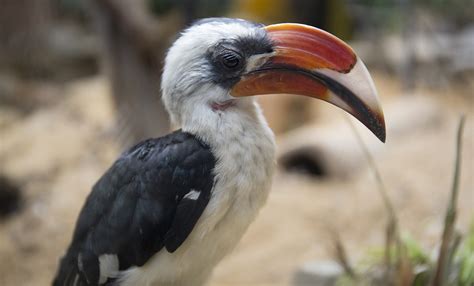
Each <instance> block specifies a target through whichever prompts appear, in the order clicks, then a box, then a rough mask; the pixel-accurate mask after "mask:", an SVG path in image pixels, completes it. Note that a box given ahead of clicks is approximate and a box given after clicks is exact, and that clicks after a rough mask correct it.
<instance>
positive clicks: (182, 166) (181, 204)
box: [53, 131, 215, 286]
mask: <svg viewBox="0 0 474 286" xmlns="http://www.w3.org/2000/svg"><path fill="white" fill-rule="evenodd" d="M214 166H215V158H214V156H213V154H212V152H211V150H210V149H209V147H208V146H207V145H205V144H204V143H203V142H201V141H199V140H198V139H197V138H196V137H194V136H193V135H191V134H189V133H185V132H181V131H176V132H174V133H172V134H170V135H168V136H165V137H162V138H158V139H149V140H146V141H144V142H141V143H140V144H138V145H136V146H135V147H133V148H131V149H130V150H128V151H127V152H125V153H124V154H122V156H121V157H120V158H119V159H118V160H117V161H116V162H115V163H114V164H113V166H112V167H111V168H110V169H109V170H108V171H107V172H106V173H105V174H104V176H102V178H101V179H100V180H99V181H98V182H97V183H96V185H95V186H94V188H93V189H92V192H91V194H90V195H89V197H88V198H87V201H86V203H85V205H84V207H83V208H82V211H81V213H80V215H79V219H78V221H77V224H76V229H75V231H74V235H73V240H72V242H71V245H70V247H69V249H68V252H67V253H66V255H65V256H64V257H63V258H62V260H61V264H60V267H59V270H58V273H57V276H56V278H55V280H54V283H53V284H54V285H68V286H69V285H98V284H103V283H104V277H103V276H104V273H100V266H99V260H100V257H101V255H104V254H110V255H112V256H109V257H112V258H113V259H112V262H113V263H112V262H110V261H109V263H112V264H114V263H115V265H116V264H118V267H119V269H120V270H125V269H127V268H129V267H131V266H142V265H143V264H145V262H146V261H147V260H148V259H149V258H150V257H151V256H153V255H154V254H155V253H157V252H158V251H160V250H161V249H162V248H163V247H166V249H167V251H169V252H173V251H175V250H176V249H177V248H178V247H179V246H180V245H181V244H182V243H183V242H184V240H185V239H186V237H187V236H188V235H189V233H190V232H191V231H192V229H193V227H194V225H195V224H196V222H197V220H198V219H199V217H200V216H201V214H202V212H203V210H204V209H205V207H206V205H207V203H208V202H209V199H210V196H211V189H212V186H213V183H214V174H213V169H214ZM102 257H105V256H102ZM101 276H102V277H101ZM112 280H113V279H107V278H105V281H106V282H111V281H112ZM74 283H76V284H74Z"/></svg>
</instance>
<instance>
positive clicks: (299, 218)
mask: <svg viewBox="0 0 474 286" xmlns="http://www.w3.org/2000/svg"><path fill="white" fill-rule="evenodd" d="M376 83H377V86H378V88H379V91H380V94H381V95H382V101H383V102H384V103H386V104H390V102H391V101H392V100H394V99H395V98H396V95H397V94H400V90H399V88H398V86H397V84H396V82H393V81H391V80H390V79H389V78H387V77H382V76H377V77H376ZM471 87H472V86H471ZM43 92H46V93H47V92H53V93H57V94H60V96H56V98H57V100H55V102H54V103H53V104H48V105H45V106H42V107H41V108H38V109H37V110H36V111H35V112H33V113H31V114H29V115H28V116H26V117H23V116H19V115H18V114H17V113H16V112H15V111H14V110H11V109H9V108H7V107H2V106H0V172H2V173H4V174H7V175H8V176H10V177H11V178H13V179H15V180H16V181H17V182H19V183H20V185H21V187H22V189H23V190H24V193H25V198H26V199H25V204H24V208H23V209H22V211H21V212H19V213H18V214H16V215H15V216H13V217H12V218H10V219H8V220H5V221H3V222H0V285H48V284H49V283H50V281H51V279H52V277H53V274H54V272H55V269H56V266H57V262H58V259H59V257H60V256H61V255H62V253H63V251H64V250H65V248H66V246H67V243H68V242H69V240H70V237H71V233H72V229H73V226H74V222H75V219H76V217H77V214H78V212H79V210H80V208H81V206H82V204H83V201H84V198H85V197H86V195H87V194H88V192H89V191H90V188H91V186H92V185H93V184H94V182H95V181H96V180H97V179H98V178H99V177H100V175H101V174H102V173H103V172H104V171H105V170H106V169H107V168H108V166H109V165H110V164H111V162H112V161H113V160H114V159H115V157H116V156H117V154H118V153H119V152H120V149H121V147H119V144H117V142H116V141H117V140H116V136H115V135H114V134H115V133H114V122H113V109H112V105H111V101H110V98H109V91H108V88H107V84H106V83H105V80H104V78H102V77H97V78H91V79H86V80H81V81H77V82H75V83H72V84H68V85H65V86H61V87H54V88H51V87H48V88H44V90H43ZM417 93H419V94H422V95H424V96H428V95H429V97H430V98H431V99H433V100H435V101H436V102H437V103H438V104H439V106H441V107H442V108H441V112H440V113H441V114H440V117H439V118H440V120H439V121H438V122H436V123H435V124H432V125H430V127H429V128H424V129H422V130H420V129H417V130H416V132H411V133H410V132H409V133H408V134H406V135H405V136H403V138H390V137H389V140H388V143H387V144H386V145H384V146H383V149H382V152H379V154H378V156H377V163H378V165H379V166H380V171H381V173H382V175H383V177H384V181H385V184H386V185H387V186H388V189H389V195H390V197H391V198H392V200H393V203H394V205H395V207H396V209H397V211H398V213H399V216H400V221H401V225H402V228H403V229H404V230H405V231H407V232H410V233H411V235H412V236H413V237H414V238H416V239H418V240H419V241H421V242H422V243H423V246H424V247H425V248H426V249H427V250H429V251H432V250H433V249H434V248H435V247H436V246H437V241H438V238H439V237H440V234H441V230H442V222H443V215H444V210H445V206H446V203H447V197H448V192H449V189H450V184H451V177H452V166H453V164H452V158H453V154H454V133H455V127H456V121H457V117H458V114H459V113H460V112H465V113H467V114H468V115H470V116H469V117H468V121H467V125H466V129H465V135H464V150H463V151H464V153H463V165H462V182H461V192H460V198H459V220H458V224H457V225H458V227H459V229H460V230H461V231H466V229H467V227H468V225H469V223H470V221H472V220H473V219H474V211H473V205H474V181H473V180H474V178H473V177H474V176H473V174H474V166H473V161H474V160H473V158H474V128H473V123H474V122H473V119H472V114H473V94H469V91H467V92H466V88H464V89H463V94H464V95H460V96H459V95H455V94H456V93H457V89H455V88H452V89H450V90H449V93H447V92H446V91H445V90H444V91H427V90H421V91H417ZM308 104H311V105H317V106H318V107H317V108H316V109H317V110H318V113H317V114H318V118H321V117H322V118H324V120H320V121H319V122H320V123H319V124H324V123H325V122H332V121H335V120H341V116H340V112H335V109H334V108H332V107H326V106H324V107H320V106H323V105H325V104H321V103H319V102H318V103H313V102H311V103H309V101H308ZM266 106H269V105H266ZM335 114H336V115H335ZM273 124H277V123H275V122H273ZM387 124H391V122H390V119H389V118H387ZM389 136H390V134H389ZM362 166H363V165H362ZM385 223H386V212H385V210H384V208H383V207H382V204H381V200H380V197H379V196H378V195H377V191H376V188H375V184H374V180H373V178H372V175H371V173H370V170H368V169H367V168H366V167H361V168H356V169H354V170H353V172H352V173H351V174H350V176H349V177H346V178H338V177H333V178H330V179H321V178H320V179H314V178H308V177H305V176H302V175H297V174H289V173H285V172H283V171H279V172H278V174H277V176H276V177H275V179H274V184H273V189H272V192H271V195H270V197H269V200H268V203H267V205H266V206H265V207H264V208H263V210H262V212H261V214H260V216H259V217H258V218H257V220H256V221H255V222H254V223H253V224H252V225H251V226H250V228H249V230H248V232H247V233H246V235H245V236H244V238H243V240H242V241H241V243H240V244H239V245H238V246H237V248H236V249H235V251H234V252H233V253H232V254H231V255H229V256H228V257H226V258H225V259H224V261H223V262H222V263H221V264H220V265H219V266H218V267H217V269H216V270H215V273H214V276H213V277H212V280H211V283H210V285H212V286H218V285H222V286H223V285H290V284H291V281H292V278H293V275H294V273H295V271H296V270H297V269H298V267H300V266H301V265H302V264H303V263H305V262H307V261H311V260H320V259H329V258H331V251H330V246H331V239H330V236H329V235H328V234H329V231H328V229H333V230H337V231H338V232H339V233H340V235H341V238H342V240H343V241H344V243H345V244H346V246H347V248H348V251H349V253H350V256H351V258H352V259H353V260H354V261H357V260H358V259H360V258H361V257H363V255H364V253H365V252H366V251H367V250H368V249H370V248H372V247H376V246H379V245H382V243H383V228H384V225H385Z"/></svg>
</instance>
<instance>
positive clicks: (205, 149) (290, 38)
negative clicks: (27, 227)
mask: <svg viewBox="0 0 474 286" xmlns="http://www.w3.org/2000/svg"><path fill="white" fill-rule="evenodd" d="M162 92H163V100H164V103H165V106H166V108H167V110H168V112H169V113H170V116H171V119H172V120H173V121H174V122H175V123H176V124H177V125H179V126H181V129H180V130H178V131H175V132H173V133H171V134H169V135H167V136H165V137H162V138H156V139H149V140H146V141H143V142H141V143H139V144H137V145H136V146H134V147H132V148H131V149H129V150H128V151H126V152H124V153H123V154H122V155H121V156H120V158H119V159H118V160H117V161H116V162H115V163H114V164H113V165H112V167H111V168H110V169H109V170H108V171H107V172H106V173H105V174H104V176H102V178H100V180H99V181H98V182H97V184H96V185H95V186H94V188H93V190H92V192H91V194H90V195H89V197H88V198H87V201H86V203H85V205H84V207H83V209H82V211H81V213H80V215H79V219H78V221H77V225H76V229H75V231H74V235H73V238H72V242H71V245H70V246H69V249H68V250H67V253H66V254H65V256H64V257H63V258H62V260H61V264H60V266H59V269H58V272H57V276H56V278H55V280H54V285H68V286H69V285H103V284H107V285H202V284H203V283H204V282H205V281H206V279H207V278H208V277H209V275H210V274H211V272H212V269H213V267H214V266H215V265H216V264H217V263H218V262H219V261H220V260H221V259H222V258H223V257H224V255H226V254H227V253H228V252H229V251H230V250H231V249H232V248H233V247H234V246H235V245H236V244H237V242H238V241H239V239H240V238H241V237H242V235H243V233H244V232H245V230H246V229H247V227H248V226H249V224H250V223H251V222H252V220H253V219H254V218H255V216H256V215H257V213H258V211H259V209H260V208H261V206H262V205H263V204H264V202H265V200H266V198H267V195H268V191H269V188H270V184H271V180H272V174H273V170H274V165H275V141H274V138H273V134H272V132H271V130H270V129H269V128H268V126H267V123H266V122H265V119H264V117H263V116H262V112H261V110H260V108H259V106H258V104H257V103H256V101H255V99H254V98H253V97H249V96H253V95H261V94H295V95H304V96H309V97H314V98H319V99H323V100H325V101H328V102H330V103H333V104H334V105H336V106H339V107H340V108H342V109H344V110H346V111H347V112H349V113H350V114H352V115H354V116H355V117H356V118H357V119H358V120H359V121H361V122H362V123H363V124H365V125H366V126H367V127H368V128H369V129H370V130H371V131H372V132H373V133H374V134H375V135H376V136H377V137H378V138H379V139H380V140H381V141H384V140H385V124H384V119H383V113H382V110H381V108H380V107H379V104H378V102H377V94H376V90H375V87H374V84H373V81H372V79H371V77H370V75H369V73H368V72H367V69H366V67H365V66H364V64H363V63H362V61H361V60H360V59H359V58H358V57H357V56H356V55H355V54H354V51H353V50H352V49H351V48H350V47H349V46H348V45H346V44H345V43H344V42H342V41H341V40H339V39H337V38H336V37H334V36H332V35H330V34H328V33H326V32H324V31H321V30H319V29H316V28H313V27H310V26H305V25H300V24H277V25H270V26H266V27H265V26H262V25H259V24H255V23H252V22H248V21H245V20H239V19H227V18H211V19H204V20H201V21H198V22H196V23H195V24H194V25H192V26H191V27H190V28H188V29H186V30H185V31H184V32H183V33H182V35H181V36H180V37H179V38H178V39H177V40H176V42H175V43H174V44H173V46H172V47H171V48H170V50H169V52H168V55H167V56H166V62H165V67H164V71H163V80H162Z"/></svg>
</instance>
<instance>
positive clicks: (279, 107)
mask: <svg viewBox="0 0 474 286" xmlns="http://www.w3.org/2000/svg"><path fill="white" fill-rule="evenodd" d="M210 16H228V17H241V18H245V19H249V20H253V21H257V22H262V23H266V24H270V23H278V22H299V23H306V24H309V25H313V26H316V27H319V28H322V29H325V30H327V31H329V32H331V33H333V34H335V35H336V36H338V37H340V38H342V39H344V40H345V41H347V42H349V43H350V45H351V46H352V47H354V49H355V50H356V52H357V54H358V55H359V57H360V58H362V59H363V61H364V62H365V63H366V64H367V66H368V68H369V70H370V71H371V74H372V76H373V78H374V80H375V84H376V86H377V89H378V91H379V96H380V99H381V102H382V106H383V108H384V111H385V116H386V123H387V128H388V129H387V134H388V137H387V143H386V144H381V143H379V142H378V141H377V139H376V138H375V137H374V136H372V135H371V134H369V133H368V132H367V131H366V130H365V129H363V128H360V127H361V126H360V125H359V123H355V121H354V123H353V124H354V126H355V129H353V128H351V124H349V122H350V121H352V119H348V117H347V116H346V115H345V114H344V113H343V112H342V111H340V110H338V109H336V108H335V107H333V106H330V105H328V104H326V103H324V102H321V101H314V100H311V99H305V98H293V97H278V98H277V97H273V96H267V97H263V98H260V102H261V104H262V106H263V109H264V112H265V115H266V117H267V119H268V121H269V124H270V126H271V127H272V129H273V130H274V132H275V133H276V135H277V141H278V162H279V168H278V172H277V175H276V177H275V179H274V183H273V189H272V192H271V194H270V197H269V200H268V203H267V205H266V206H265V207H264V209H263V210H262V212H261V214H260V216H259V217H258V218H257V220H256V221H255V222H254V223H253V224H252V225H251V227H250V229H249V230H248V232H247V233H246V235H245V236H244V238H243V240H242V241H241V243H240V244H239V245H238V247H237V248H236V249H235V251H234V252H233V253H232V254H231V255H230V256H228V257H226V258H225V259H224V260H223V262H222V263H221V264H220V265H219V266H218V267H217V269H216V271H215V273H214V275H213V277H212V280H211V281H210V285H212V286H218V285H334V283H333V282H334V279H333V278H331V277H334V275H336V276H338V275H341V273H343V272H345V273H346V274H347V269H345V270H344V269H342V270H341V265H342V266H344V264H347V265H346V267H347V266H349V267H353V268H354V269H355V270H354V271H359V272H361V273H362V272H363V273H365V272H367V271H366V270H363V269H367V267H366V266H367V265H373V264H376V263H377V261H378V260H380V257H381V255H380V251H381V250H380V249H383V247H384V244H385V243H386V240H387V238H386V229H387V227H386V226H387V222H389V221H390V220H389V214H388V212H387V210H386V208H385V207H384V204H383V202H382V199H381V197H380V196H379V193H378V191H379V189H378V186H377V183H376V181H375V180H374V176H373V175H372V174H373V169H372V168H370V167H369V165H368V164H367V158H366V156H365V155H364V153H363V149H362V147H363V146H361V144H360V143H359V142H358V141H357V139H356V138H357V137H356V136H355V133H354V130H356V131H357V134H359V135H360V137H361V138H362V139H363V141H364V142H365V145H366V146H367V147H368V149H369V150H370V152H371V154H372V156H373V158H374V160H375V162H376V164H377V166H378V170H379V172H380V173H381V177H382V179H383V183H384V185H385V187H386V192H387V194H388V196H389V198H390V200H391V203H392V204H393V206H394V209H395V211H396V213H397V216H398V223H399V230H400V233H401V234H402V235H403V237H405V238H404V241H405V242H406V241H409V242H410V243H412V248H413V249H415V251H418V252H419V253H418V252H417V253H418V254H419V256H420V257H423V259H425V261H424V263H425V264H427V265H429V264H430V262H427V261H431V264H433V261H436V255H437V254H436V253H437V249H438V248H439V246H440V243H441V235H442V232H443V228H444V215H445V209H446V207H447V202H448V201H449V196H450V190H451V181H452V178H453V169H454V154H455V133H456V124H457V121H458V118H459V116H460V115H461V114H466V115H467V121H466V127H465V131H464V135H463V137H462V140H463V149H462V151H463V155H462V164H461V180H460V185H459V201H458V207H457V209H458V213H457V220H456V229H457V231H458V233H459V234H460V235H461V237H463V238H465V237H468V235H469V229H470V225H471V236H472V228H473V227H472V224H473V220H474V207H473V206H474V176H473V175H474V165H473V162H474V160H473V158H474V128H473V120H472V115H473V113H474V109H473V108H474V52H473V51H474V1H472V0H346V1H344V0H293V1H290V0H254V1H251V0H196V1H193V0H175V1H173V0H136V1H134V0H87V1H82V0H0V285H48V284H49V283H50V281H51V279H52V277H53V275H54V272H55V270H56V266H57V263H58V259H59V258H60V256H61V255H62V254H63V252H64V251H65V249H66V247H67V244H68V243H69V241H70V238H71V235H72V230H73V227H74V223H75V220H76V218H77V215H78V212H79V210H80V208H81V207H82V204H83V202H84V200H85V197H86V196H87V194H88V193H89V191H90V189H91V187H92V185H93V184H94V183H95V182H96V180H97V179H98V178H99V177H100V176H101V175H102V174H103V173H104V171H105V170H106V169H107V168H108V167H109V166H110V165H111V163H112V162H113V161H114V160H115V159H116V158H117V156H118V155H119V154H120V152H121V151H122V150H124V149H125V148H127V147H129V146H131V145H132V144H133V143H135V142H138V141H139V140H141V139H144V138H148V137H153V136H160V135H163V134H165V133H167V132H169V130H170V126H169V121H168V116H167V114H166V111H165V110H164V108H163V106H162V104H161V102H160V91H159V86H160V74H161V69H162V63H163V56H164V54H165V52H166V50H167V48H168V47H169V45H170V44H171V43H172V42H173V40H174V39H176V37H177V33H178V32H179V31H180V30H181V29H183V28H184V27H186V26H187V25H189V24H191V23H192V22H193V21H194V20H195V19H197V18H202V17H210ZM407 237H409V238H407ZM472 237H474V236H472ZM472 237H471V246H472V248H471V249H470V250H471V251H474V239H473V238H472ZM466 241H467V240H465V239H464V240H461V244H462V245H463V243H464V244H466ZM342 246H343V251H342V254H341V249H342ZM410 249H411V248H410ZM464 249H465V252H464V254H463V253H461V255H467V257H468V259H471V264H470V265H471V266H472V269H471V271H472V273H473V274H472V275H474V253H473V252H470V251H469V249H468V248H464ZM466 249H467V250H466ZM377 253H379V254H377ZM377 255H378V256H377ZM341 256H342V257H343V258H344V257H345V258H346V259H341ZM418 258H419V257H418ZM341 260H346V262H344V261H342V263H341ZM335 261H339V263H335ZM413 264H416V263H415V262H413ZM421 264H423V263H421ZM364 267H366V268H364ZM342 268H344V267H342ZM461 270H462V269H461ZM468 270H469V269H468ZM464 271H465V270H464ZM461 272H462V271H461ZM334 273H336V274H334ZM464 273H466V272H464ZM461 274H462V273H461ZM461 274H459V271H458V272H457V274H456V275H457V276H458V277H460V275H461ZM463 275H465V274H463ZM473 277H474V276H473ZM318 279H319V280H318ZM331 279H332V280H331ZM473 279H474V278H473ZM466 281H467V280H466ZM324 283H329V284H324ZM331 283H333V284H331ZM346 285H352V284H351V283H350V282H349V284H346ZM374 285H388V284H384V283H383V282H382V283H381V284H374ZM398 285H411V284H410V283H407V284H398ZM419 285H421V284H419ZM459 285H461V284H459ZM465 285H468V284H465ZM471 285H472V284H471Z"/></svg>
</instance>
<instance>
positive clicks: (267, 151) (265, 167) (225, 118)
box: [183, 99, 275, 233]
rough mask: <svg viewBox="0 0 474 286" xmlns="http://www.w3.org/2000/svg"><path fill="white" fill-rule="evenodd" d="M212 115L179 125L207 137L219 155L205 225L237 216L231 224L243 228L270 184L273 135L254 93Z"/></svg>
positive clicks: (264, 198)
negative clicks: (210, 118)
mask: <svg viewBox="0 0 474 286" xmlns="http://www.w3.org/2000/svg"><path fill="white" fill-rule="evenodd" d="M208 115H209V114H208ZM208 118H209V117H208ZM212 119H213V120H204V121H203V120H197V121H196V122H193V124H190V125H183V131H187V132H190V133H192V134H194V135H196V136H197V137H198V138H200V139H201V140H203V141H204V142H206V143H207V144H208V145H209V146H210V147H211V149H212V151H213V153H214V155H215V156H216V159H217V163H216V167H215V173H216V174H217V175H218V176H216V182H215V183H216V186H215V188H214V191H213V200H212V201H211V203H210V204H211V205H210V207H209V209H210V210H212V211H213V215H212V216H211V217H210V218H209V220H207V222H208V223H207V225H208V226H211V228H212V226H214V225H217V224H219V222H221V221H226V217H227V219H230V218H229V217H233V216H235V217H237V220H236V221H233V220H232V223H231V225H232V226H233V228H240V229H241V230H242V233H243V231H244V230H245V229H246V228H247V226H248V224H249V223H250V222H251V221H252V220H253V219H254V217H255V216H256V214H257V213H258V210H259V209H260V208H261V207H262V206H263V204H264V202H265V201H266V198H267V196H268V193H269V190H270V186H271V182H272V178H273V173H274V169H275V140H274V135H273V132H272V131H271V129H270V128H269V127H268V125H267V122H266V120H265V118H264V117H263V114H262V111H261V109H260V107H259V106H258V104H257V103H256V102H255V101H254V100H253V99H250V100H248V101H247V102H242V101H239V105H238V106H234V107H232V108H227V109H226V110H225V111H214V116H213V118H212ZM226 214H227V215H226Z"/></svg>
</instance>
